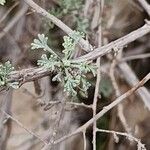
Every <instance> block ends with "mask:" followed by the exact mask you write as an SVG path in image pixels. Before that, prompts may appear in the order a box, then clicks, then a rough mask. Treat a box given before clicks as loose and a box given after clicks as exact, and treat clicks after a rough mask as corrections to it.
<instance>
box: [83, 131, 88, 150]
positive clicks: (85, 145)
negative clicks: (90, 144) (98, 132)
mask: <svg viewBox="0 0 150 150" xmlns="http://www.w3.org/2000/svg"><path fill="white" fill-rule="evenodd" d="M83 142H84V150H86V147H87V143H86V130H84V131H83Z"/></svg>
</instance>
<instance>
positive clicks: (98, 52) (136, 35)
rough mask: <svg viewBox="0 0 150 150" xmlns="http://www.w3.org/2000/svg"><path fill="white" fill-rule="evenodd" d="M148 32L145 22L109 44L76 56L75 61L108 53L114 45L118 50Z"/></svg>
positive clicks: (147, 24) (91, 58) (148, 28)
mask: <svg viewBox="0 0 150 150" xmlns="http://www.w3.org/2000/svg"><path fill="white" fill-rule="evenodd" d="M149 32H150V25H149V23H146V24H145V25H144V26H142V27H140V28H139V29H137V30H135V31H132V32H131V33H129V34H127V35H125V36H123V37H121V38H119V39H117V40H115V41H113V42H110V43H109V44H107V45H105V46H102V47H100V48H96V49H95V50H93V51H92V52H89V53H88V54H86V55H84V56H81V57H78V58H76V59H75V60H74V61H75V62H82V61H83V62H84V61H88V60H94V59H96V58H98V57H101V56H104V55H106V54H108V53H110V52H111V51H112V50H113V49H114V48H115V47H116V48H118V49H119V50H120V49H122V48H123V47H125V46H127V44H129V43H131V42H133V41H135V40H136V39H138V38H140V37H142V36H144V35H146V34H148V33H149Z"/></svg>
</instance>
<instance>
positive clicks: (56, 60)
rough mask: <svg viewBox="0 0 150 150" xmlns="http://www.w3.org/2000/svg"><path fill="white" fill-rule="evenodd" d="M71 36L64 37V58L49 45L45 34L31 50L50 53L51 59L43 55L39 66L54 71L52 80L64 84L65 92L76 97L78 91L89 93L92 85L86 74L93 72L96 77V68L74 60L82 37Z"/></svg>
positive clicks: (40, 36) (77, 34) (35, 41)
mask: <svg viewBox="0 0 150 150" xmlns="http://www.w3.org/2000/svg"><path fill="white" fill-rule="evenodd" d="M70 36H71V37H72V38H71V37H69V36H64V43H63V44H62V45H63V47H64V50H63V51H62V53H63V57H62V58H61V57H60V56H59V55H58V54H57V53H55V52H54V51H53V50H51V48H50V47H49V46H48V45H47V40H48V38H47V37H45V36H44V34H39V35H38V39H35V40H34V43H32V44H31V46H32V47H31V49H39V48H41V49H43V50H45V51H48V52H49V53H50V56H49V57H48V56H47V55H46V54H43V55H42V57H41V60H38V65H39V66H42V67H44V68H46V69H50V70H51V71H54V72H55V73H56V76H54V78H53V79H52V80H53V81H59V82H60V81H61V82H63V83H64V91H66V92H67V93H68V94H69V95H71V96H75V95H76V94H77V90H80V91H82V92H84V93H86V92H87V89H88V88H89V86H90V85H91V84H90V83H89V82H88V81H87V80H86V74H87V73H90V72H91V73H92V74H93V75H94V76H95V72H96V67H95V65H93V64H90V63H88V62H82V63H78V62H75V61H73V60H72V56H73V53H74V52H75V46H76V44H77V42H78V40H79V39H80V38H81V37H82V35H80V34H79V32H74V33H73V34H72V35H70Z"/></svg>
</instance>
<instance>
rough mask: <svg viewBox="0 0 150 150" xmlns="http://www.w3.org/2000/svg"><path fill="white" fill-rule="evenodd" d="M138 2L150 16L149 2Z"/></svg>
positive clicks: (142, 0)
mask: <svg viewBox="0 0 150 150" xmlns="http://www.w3.org/2000/svg"><path fill="white" fill-rule="evenodd" d="M138 1H139V3H140V4H141V5H142V7H143V8H144V9H145V10H146V12H147V13H148V15H149V16H150V5H149V4H148V2H147V1H146V0H138Z"/></svg>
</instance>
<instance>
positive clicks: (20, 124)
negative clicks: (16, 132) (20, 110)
mask: <svg viewBox="0 0 150 150" xmlns="http://www.w3.org/2000/svg"><path fill="white" fill-rule="evenodd" d="M0 110H1V112H3V114H5V115H6V116H7V118H10V119H11V120H13V121H14V122H16V123H17V124H18V125H19V126H20V127H21V128H23V129H24V130H26V131H27V132H28V133H29V134H31V135H32V136H34V137H36V138H37V139H39V140H40V141H41V142H43V143H44V144H47V143H46V141H44V140H43V139H41V138H40V137H39V136H38V135H36V134H35V133H33V132H32V131H30V130H29V129H27V128H26V127H24V125H23V124H22V123H21V122H20V121H19V120H17V119H16V118H14V117H13V116H11V115H10V114H8V113H7V112H5V111H4V110H2V109H0Z"/></svg>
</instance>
